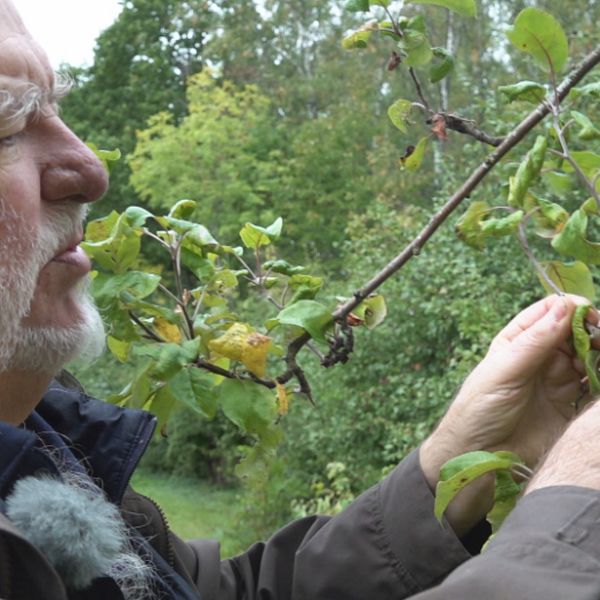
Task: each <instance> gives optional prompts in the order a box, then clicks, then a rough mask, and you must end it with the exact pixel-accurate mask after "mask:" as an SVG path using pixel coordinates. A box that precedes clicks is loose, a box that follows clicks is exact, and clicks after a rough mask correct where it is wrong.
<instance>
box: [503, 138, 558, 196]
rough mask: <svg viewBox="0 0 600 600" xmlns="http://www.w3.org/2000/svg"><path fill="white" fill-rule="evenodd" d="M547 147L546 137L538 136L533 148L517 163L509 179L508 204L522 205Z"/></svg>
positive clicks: (539, 168) (538, 172) (542, 161)
mask: <svg viewBox="0 0 600 600" xmlns="http://www.w3.org/2000/svg"><path fill="white" fill-rule="evenodd" d="M547 147H548V141H547V139H546V138H545V137H544V136H542V135H540V136H538V137H537V138H536V140H535V143H534V144H533V148H532V149H531V150H530V151H529V152H528V153H527V154H526V155H525V158H524V159H523V160H522V161H521V163H520V164H519V167H518V168H517V172H516V173H515V175H514V177H511V178H510V179H509V182H508V203H509V204H510V206H515V207H517V208H522V207H523V204H524V200H525V195H526V194H527V190H528V189H529V186H530V185H532V184H533V183H534V181H535V180H536V178H537V177H538V176H539V174H540V171H541V169H542V166H543V164H544V157H545V155H546V149H547Z"/></svg>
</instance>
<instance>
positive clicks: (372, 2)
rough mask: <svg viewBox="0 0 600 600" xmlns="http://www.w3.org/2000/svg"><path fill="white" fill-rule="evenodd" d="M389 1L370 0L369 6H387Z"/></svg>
mask: <svg viewBox="0 0 600 600" xmlns="http://www.w3.org/2000/svg"><path fill="white" fill-rule="evenodd" d="M390 2H391V0H370V2H369V4H370V5H371V6H384V7H385V6H389V5H390Z"/></svg>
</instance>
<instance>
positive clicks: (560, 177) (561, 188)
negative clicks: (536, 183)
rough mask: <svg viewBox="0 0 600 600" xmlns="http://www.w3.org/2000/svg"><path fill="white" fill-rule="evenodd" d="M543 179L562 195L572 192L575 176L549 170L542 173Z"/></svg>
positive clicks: (557, 193)
mask: <svg viewBox="0 0 600 600" xmlns="http://www.w3.org/2000/svg"><path fill="white" fill-rule="evenodd" d="M542 179H543V180H544V181H545V182H546V183H547V184H548V186H549V187H550V190H551V191H552V192H554V193H555V194H556V195H557V196H562V195H563V194H566V193H567V192H570V191H571V188H572V187H573V177H572V176H571V175H570V174H569V173H560V172H559V171H547V172H545V173H543V174H542Z"/></svg>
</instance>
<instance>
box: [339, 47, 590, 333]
mask: <svg viewBox="0 0 600 600" xmlns="http://www.w3.org/2000/svg"><path fill="white" fill-rule="evenodd" d="M598 63H600V46H598V47H597V48H596V49H595V50H594V51H593V52H591V53H590V54H588V55H587V56H586V57H585V58H584V59H583V60H582V61H581V63H580V64H579V65H578V66H577V67H576V68H575V69H573V71H572V72H571V73H570V74H569V75H568V76H567V77H566V78H565V80H564V81H563V82H562V83H561V84H560V86H558V88H557V97H558V99H559V101H562V100H563V99H564V98H565V97H566V96H567V94H568V93H569V92H570V91H571V89H572V88H573V87H574V86H575V85H576V84H577V83H579V82H580V81H581V79H582V78H583V77H584V76H585V75H587V73H589V72H590V71H591V70H592V69H593V68H594V67H595V66H596V65H598ZM549 112H550V107H549V106H548V104H547V103H546V102H545V101H544V102H542V103H540V104H539V105H538V107H537V108H536V109H535V110H533V111H532V112H531V113H529V115H528V116H527V117H525V119H523V120H522V121H521V123H519V125H517V127H515V128H514V129H513V130H512V131H511V132H510V133H509V134H508V135H507V136H506V137H505V138H504V140H503V142H502V143H501V144H500V145H499V146H498V148H497V149H496V150H495V151H494V152H492V153H491V154H490V155H489V156H488V157H487V158H486V160H485V161H484V162H483V163H481V164H480V165H479V167H477V169H475V171H474V172H473V173H472V174H471V175H470V177H469V178H468V179H467V180H466V181H465V183H464V184H463V185H462V186H461V187H460V188H459V189H458V190H457V191H456V192H455V193H454V195H453V196H452V197H451V198H450V199H449V200H448V201H447V202H446V204H444V206H443V207H442V208H441V209H440V210H439V211H438V212H437V213H436V214H435V215H433V217H432V218H431V219H430V221H429V223H427V225H426V226H425V227H424V228H423V229H422V230H421V232H420V233H419V234H418V235H417V237H416V238H415V239H414V240H413V241H412V242H410V243H409V244H408V245H407V246H406V248H404V250H403V251H402V252H401V253H400V254H399V255H398V256H396V258H394V259H393V260H392V261H390V262H389V263H388V264H387V265H386V266H385V267H384V268H383V269H381V271H379V272H378V273H377V274H376V275H375V276H374V277H373V278H372V279H371V280H370V281H368V282H367V283H366V284H365V285H363V286H362V287H361V288H360V289H358V290H357V291H356V292H354V294H353V298H351V299H350V300H348V301H347V302H345V303H344V304H343V305H342V306H340V307H339V308H338V309H337V310H336V311H335V312H334V313H333V318H334V319H335V320H336V321H341V320H343V319H345V318H346V317H347V316H348V315H349V314H350V312H351V311H352V310H354V308H356V307H357V306H358V305H359V304H360V303H361V302H362V301H363V300H364V299H365V298H367V297H368V296H369V294H371V293H372V292H374V291H375V290H376V289H377V288H378V287H379V286H380V285H381V284H382V283H384V282H385V281H387V280H388V279H389V278H390V277H391V276H392V275H394V273H396V271H398V270H399V269H400V268H401V267H402V266H403V265H404V264H406V263H407V262H408V261H409V260H410V259H411V258H412V257H413V256H416V255H418V254H419V252H420V251H421V249H422V248H423V246H424V245H425V244H426V243H427V241H428V240H429V238H431V236H432V235H433V234H434V233H435V232H436V231H437V229H438V228H439V227H440V226H441V225H442V223H444V221H445V220H446V219H447V218H448V217H449V216H450V215H451V214H452V212H453V211H454V210H455V209H456V208H457V207H458V206H459V205H460V203H461V202H462V201H463V200H464V199H465V198H468V197H469V195H470V194H471V193H472V192H473V190H475V188H476V187H477V186H478V185H479V184H480V183H481V181H482V180H483V179H484V177H485V176H486V175H487V174H488V173H489V172H490V171H491V170H492V168H493V167H494V166H495V165H496V164H497V163H498V162H499V161H500V159H501V158H502V157H503V156H504V155H505V154H506V153H507V152H509V151H510V150H512V149H513V148H514V147H515V146H516V145H517V144H518V143H519V142H520V141H521V140H522V139H523V138H524V137H525V136H526V135H527V134H528V133H529V132H530V131H531V130H532V129H533V128H534V127H535V126H536V125H537V124H538V123H539V122H540V121H542V119H544V117H546V116H547V115H548V113H549Z"/></svg>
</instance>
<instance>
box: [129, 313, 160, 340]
mask: <svg viewBox="0 0 600 600" xmlns="http://www.w3.org/2000/svg"><path fill="white" fill-rule="evenodd" d="M129 318H130V319H131V320H132V321H133V322H134V323H135V324H136V325H137V326H138V327H140V328H141V329H143V330H144V331H145V332H146V335H147V336H148V337H149V338H150V339H152V340H154V341H155V342H160V343H161V344H164V343H165V340H163V339H162V338H161V337H160V335H158V334H157V333H156V331H153V330H152V329H150V327H148V325H146V324H145V323H143V322H142V321H141V320H140V318H139V317H138V316H137V315H136V314H135V313H133V312H132V311H131V310H130V311H129Z"/></svg>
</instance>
